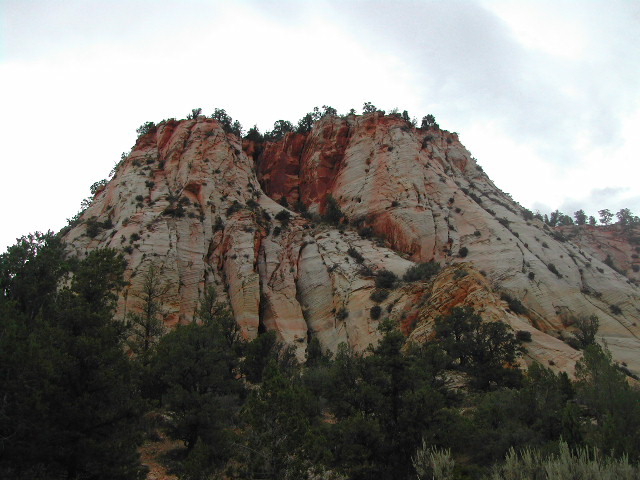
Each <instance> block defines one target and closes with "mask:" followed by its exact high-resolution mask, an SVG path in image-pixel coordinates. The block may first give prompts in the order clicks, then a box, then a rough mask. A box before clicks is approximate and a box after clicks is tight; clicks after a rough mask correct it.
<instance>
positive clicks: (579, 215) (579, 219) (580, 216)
mask: <svg viewBox="0 0 640 480" xmlns="http://www.w3.org/2000/svg"><path fill="white" fill-rule="evenodd" d="M573 216H574V218H575V219H576V224H577V225H584V224H586V223H587V214H586V213H584V210H582V209H580V210H577V211H575V212H573Z"/></svg>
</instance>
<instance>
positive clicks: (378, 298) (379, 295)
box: [369, 288, 389, 303]
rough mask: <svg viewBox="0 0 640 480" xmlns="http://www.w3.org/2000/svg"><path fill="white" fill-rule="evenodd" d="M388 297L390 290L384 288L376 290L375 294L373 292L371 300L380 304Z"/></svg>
mask: <svg viewBox="0 0 640 480" xmlns="http://www.w3.org/2000/svg"><path fill="white" fill-rule="evenodd" d="M388 296H389V290H386V289H384V288H376V289H375V290H374V291H373V292H371V295H370V296H369V298H370V299H371V300H373V301H374V302H376V303H380V302H384V301H385V300H386V299H387V297H388Z"/></svg>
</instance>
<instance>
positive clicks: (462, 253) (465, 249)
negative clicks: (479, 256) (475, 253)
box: [458, 247, 469, 258]
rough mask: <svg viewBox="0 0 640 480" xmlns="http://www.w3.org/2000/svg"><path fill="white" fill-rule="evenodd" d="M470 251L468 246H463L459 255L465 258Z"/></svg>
mask: <svg viewBox="0 0 640 480" xmlns="http://www.w3.org/2000/svg"><path fill="white" fill-rule="evenodd" d="M468 253H469V249H468V248H467V247H462V248H461V249H460V250H459V251H458V256H459V257H460V258H464V257H466V256H467V254H468Z"/></svg>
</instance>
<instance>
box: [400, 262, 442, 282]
mask: <svg viewBox="0 0 640 480" xmlns="http://www.w3.org/2000/svg"><path fill="white" fill-rule="evenodd" d="M439 271H440V264H439V263H437V262H434V261H433V260H430V261H428V262H425V263H418V264H416V265H413V266H412V267H409V269H408V270H407V271H406V272H405V274H404V276H403V277H402V278H403V280H404V281H405V282H418V281H420V282H426V281H427V280H429V279H430V278H431V277H433V276H434V275H436V274H437V273H438V272H439Z"/></svg>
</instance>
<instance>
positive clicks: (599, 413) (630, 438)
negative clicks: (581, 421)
mask: <svg viewBox="0 0 640 480" xmlns="http://www.w3.org/2000/svg"><path fill="white" fill-rule="evenodd" d="M576 378H577V379H578V382H577V385H576V390H577V396H578V399H579V400H580V401H581V402H582V403H583V404H584V405H585V406H586V407H587V408H588V412H589V414H590V417H591V421H590V422H587V423H586V424H585V425H584V429H585V437H586V440H587V443H588V444H589V445H592V446H594V447H598V448H600V449H601V450H604V451H609V452H613V453H614V454H616V455H622V454H626V455H629V457H630V458H632V459H634V460H636V459H638V457H639V452H640V391H638V389H637V388H635V387H631V386H630V385H629V384H628V383H627V381H626V379H625V375H624V373H623V372H621V371H620V370H619V369H618V368H616V366H615V365H613V363H612V361H611V353H610V352H609V351H608V350H607V349H605V348H602V347H601V346H599V345H597V344H592V345H589V346H587V347H586V348H585V350H584V355H583V357H582V359H581V360H580V361H579V362H578V363H577V364H576Z"/></svg>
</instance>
